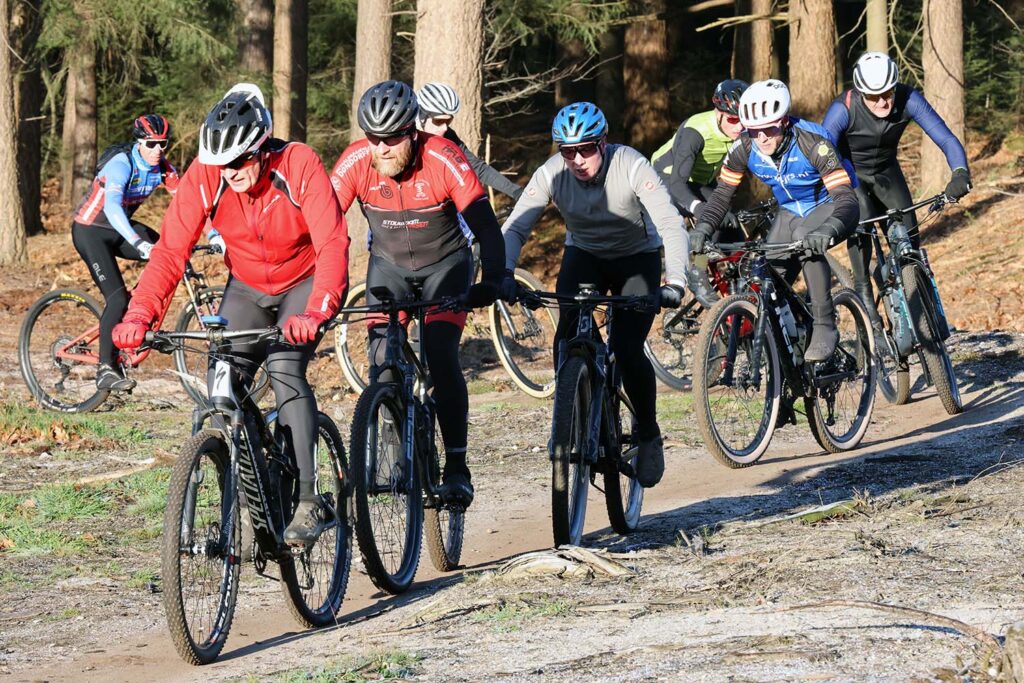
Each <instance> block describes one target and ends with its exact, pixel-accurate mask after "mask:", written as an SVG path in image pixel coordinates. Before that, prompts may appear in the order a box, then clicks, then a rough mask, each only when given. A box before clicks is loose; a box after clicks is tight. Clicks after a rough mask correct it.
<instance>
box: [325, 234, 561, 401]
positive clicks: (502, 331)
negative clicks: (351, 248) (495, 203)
mask: <svg viewBox="0 0 1024 683" xmlns="http://www.w3.org/2000/svg"><path fill="white" fill-rule="evenodd" d="M478 252H479V250H478V249H477V248H476V246H475V245H474V249H473V256H474V263H475V266H474V268H475V271H474V281H476V276H477V275H479V271H480V258H479V253H478ZM514 276H515V280H516V283H517V284H518V285H519V286H520V287H523V288H526V289H529V290H538V289H541V288H542V287H543V285H541V283H540V281H539V280H538V279H537V278H535V277H534V276H533V275H532V274H531V273H530V272H529V271H528V270H523V269H522V268H516V269H515V275H514ZM365 303H366V283H365V282H360V283H357V284H355V285H353V286H352V289H351V290H350V291H349V294H348V297H347V298H346V300H345V306H344V309H343V310H342V312H341V313H340V314H339V316H338V324H337V326H336V327H335V328H334V349H335V353H336V354H337V357H338V363H339V364H340V365H341V371H342V372H343V373H344V375H345V379H347V380H348V383H349V386H350V387H352V390H353V391H355V392H356V393H357V394H358V393H361V392H362V391H363V390H364V389H365V388H366V385H367V383H368V379H369V369H370V360H369V356H368V355H367V354H368V336H367V330H366V328H365V326H359V325H355V324H353V321H352V320H350V317H349V316H350V315H353V314H350V313H348V312H347V311H349V310H350V309H358V308H360V307H361V306H363V305H365ZM487 320H488V322H489V326H490V338H491V342H492V343H493V344H494V349H495V351H497V354H498V360H500V361H501V364H502V366H503V367H504V368H505V370H506V371H507V372H508V374H509V376H510V377H511V378H512V380H513V381H514V382H515V383H516V386H518V387H519V388H520V389H522V390H523V391H524V392H525V393H526V394H528V395H530V396H533V397H534V398H548V397H549V396H551V395H552V394H553V393H554V391H555V380H554V373H553V371H552V369H551V363H550V357H551V348H552V346H553V344H554V339H555V328H557V327H558V311H557V310H550V309H546V310H543V311H539V312H538V311H531V310H530V309H528V308H526V307H525V306H521V305H519V304H508V303H506V302H504V301H501V300H500V299H499V300H498V301H496V302H495V303H494V304H493V305H491V306H490V307H489V308H488V309H487ZM409 337H410V338H411V339H412V340H413V342H414V345H415V342H416V340H418V339H419V333H418V330H417V329H416V328H415V327H413V328H412V329H411V330H410V333H409Z"/></svg>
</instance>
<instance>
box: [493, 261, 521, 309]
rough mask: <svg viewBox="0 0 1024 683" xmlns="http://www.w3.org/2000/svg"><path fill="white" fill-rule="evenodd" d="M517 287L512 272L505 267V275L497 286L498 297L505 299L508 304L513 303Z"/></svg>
mask: <svg viewBox="0 0 1024 683" xmlns="http://www.w3.org/2000/svg"><path fill="white" fill-rule="evenodd" d="M518 288H519V285H517V284H516V278H515V274H514V272H513V271H511V270H508V269H506V270H505V277H504V278H503V279H502V281H501V285H499V287H498V298H499V299H501V300H502V301H507V302H508V303H510V304H512V303H515V301H516V294H517V293H518V291H517V290H518Z"/></svg>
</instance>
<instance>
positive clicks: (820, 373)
mask: <svg viewBox="0 0 1024 683" xmlns="http://www.w3.org/2000/svg"><path fill="white" fill-rule="evenodd" d="M832 301H833V303H834V305H835V309H836V327H837V328H838V330H839V343H838V344H837V345H836V350H835V352H834V353H833V354H832V357H831V358H829V359H828V360H826V361H825V362H823V363H818V364H817V366H816V367H815V369H814V372H815V380H816V382H818V387H817V388H816V389H815V392H814V396H813V398H807V399H804V407H805V408H806V410H807V422H808V424H809V425H810V428H811V433H812V434H813V435H814V438H815V440H816V441H817V442H818V444H819V445H821V447H822V448H824V449H825V450H826V451H828V452H829V453H841V452H843V451H848V450H850V449H852V448H856V447H857V446H858V445H859V444H860V442H861V440H862V439H863V438H864V434H865V433H866V432H867V430H868V423H869V422H870V421H871V411H872V409H873V408H874V405H875V377H876V375H877V368H876V367H875V352H874V349H873V348H872V336H871V322H870V320H869V319H868V314H867V311H865V310H864V306H863V304H862V303H861V300H860V297H859V296H857V295H856V294H855V293H854V291H853V290H852V289H840V290H838V291H837V292H834V293H833V294H832Z"/></svg>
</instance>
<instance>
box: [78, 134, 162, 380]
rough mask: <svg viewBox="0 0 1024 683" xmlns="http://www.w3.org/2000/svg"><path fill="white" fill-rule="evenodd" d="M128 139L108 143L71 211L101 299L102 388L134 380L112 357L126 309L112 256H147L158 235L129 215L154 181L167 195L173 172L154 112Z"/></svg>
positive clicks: (126, 296)
mask: <svg viewBox="0 0 1024 683" xmlns="http://www.w3.org/2000/svg"><path fill="white" fill-rule="evenodd" d="M132 138H133V142H130V143H122V144H119V145H114V146H112V147H110V148H108V149H107V150H106V151H104V153H103V154H102V155H100V162H101V163H100V167H99V168H98V169H97V171H96V177H95V178H94V179H93V181H92V186H91V187H90V188H89V192H88V193H87V194H86V196H85V198H84V199H82V202H81V204H79V205H78V209H76V211H75V214H74V219H73V220H74V222H73V223H72V226H71V238H72V241H73V242H74V245H75V249H76V250H77V251H78V254H79V255H80V256H81V257H82V258H83V259H84V260H85V262H86V264H88V266H89V274H90V275H91V276H92V279H93V282H95V283H96V286H97V287H99V289H100V292H101V293H102V294H103V299H104V301H105V302H106V303H105V306H104V308H103V315H102V316H100V349H99V356H100V366H99V369H98V370H97V372H96V386H97V387H98V388H99V389H102V390H105V391H128V390H130V389H132V388H133V387H134V386H135V380H133V379H131V378H127V377H125V376H124V371H123V370H122V368H121V367H120V365H119V364H118V362H117V353H118V352H117V349H116V348H114V342H113V341H112V340H111V336H110V333H111V330H113V329H114V325H116V324H117V323H118V322H120V321H121V316H123V315H124V312H125V310H126V309H127V308H128V299H129V294H128V291H127V290H126V289H125V284H124V278H123V277H122V276H121V270H120V269H119V268H118V266H117V259H118V258H123V259H128V260H132V261H145V260H148V259H149V252H150V251H151V250H152V249H153V244H154V243H155V242H156V241H157V239H159V237H160V235H159V233H157V232H156V231H155V230H153V229H152V228H150V227H148V226H146V225H143V224H142V223H139V222H137V221H133V220H132V214H134V213H135V210H136V209H138V208H139V206H140V205H141V204H142V203H143V202H144V201H145V200H146V198H147V197H149V195H151V194H152V193H153V191H154V190H156V188H158V187H160V185H164V186H165V187H166V188H167V190H168V191H169V192H171V193H172V194H173V193H174V192H175V190H176V189H177V187H178V172H177V171H176V170H175V169H174V167H173V166H171V164H170V162H168V161H167V159H166V158H165V157H164V150H166V149H167V145H168V143H169V141H170V138H171V125H170V124H169V123H168V122H167V119H166V118H164V117H163V116H160V115H159V114H144V115H143V116H140V117H139V118H137V119H135V123H134V124H133V125H132Z"/></svg>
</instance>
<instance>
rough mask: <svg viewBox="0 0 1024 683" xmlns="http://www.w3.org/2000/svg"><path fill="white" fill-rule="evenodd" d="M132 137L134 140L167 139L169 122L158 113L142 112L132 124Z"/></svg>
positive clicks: (169, 132) (168, 136) (169, 135)
mask: <svg viewBox="0 0 1024 683" xmlns="http://www.w3.org/2000/svg"><path fill="white" fill-rule="evenodd" d="M132 137H133V138H135V139H136V140H169V139H170V137H171V124H170V123H168V122H167V119H165V118H164V117H163V116H160V114H143V115H142V116H140V117H139V118H137V119H135V123H133V124H132Z"/></svg>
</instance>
